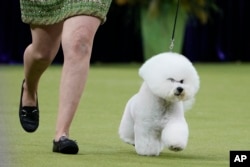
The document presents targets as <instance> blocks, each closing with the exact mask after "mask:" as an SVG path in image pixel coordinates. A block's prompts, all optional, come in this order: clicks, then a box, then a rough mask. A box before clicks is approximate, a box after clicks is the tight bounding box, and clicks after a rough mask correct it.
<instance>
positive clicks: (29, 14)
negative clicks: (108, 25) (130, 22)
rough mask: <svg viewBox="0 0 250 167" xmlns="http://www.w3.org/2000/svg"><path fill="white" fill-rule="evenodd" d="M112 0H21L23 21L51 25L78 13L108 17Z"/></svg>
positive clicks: (102, 17)
mask: <svg viewBox="0 0 250 167" xmlns="http://www.w3.org/2000/svg"><path fill="white" fill-rule="evenodd" d="M111 1H112V0H20V7H21V14H22V21H23V22H24V23H27V24H35V25H51V24H55V23H58V22H60V21H63V20H65V19H67V18H69V17H72V16H77V15H89V16H94V17H97V18H100V19H101V20H102V22H104V21H105V19H106V14H107V12H108V9H109V6H110V3H111Z"/></svg>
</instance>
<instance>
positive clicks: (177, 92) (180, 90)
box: [174, 87, 184, 96]
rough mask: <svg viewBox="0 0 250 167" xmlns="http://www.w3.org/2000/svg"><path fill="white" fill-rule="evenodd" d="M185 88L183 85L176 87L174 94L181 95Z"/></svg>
mask: <svg viewBox="0 0 250 167" xmlns="http://www.w3.org/2000/svg"><path fill="white" fill-rule="evenodd" d="M183 90H184V89H183V88H182V87H177V88H176V89H175V93H174V95H175V96H180V95H181V93H182V92H183Z"/></svg>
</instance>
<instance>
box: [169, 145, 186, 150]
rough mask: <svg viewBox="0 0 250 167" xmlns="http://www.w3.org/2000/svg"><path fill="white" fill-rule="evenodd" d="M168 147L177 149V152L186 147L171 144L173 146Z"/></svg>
mask: <svg viewBox="0 0 250 167" xmlns="http://www.w3.org/2000/svg"><path fill="white" fill-rule="evenodd" d="M168 149H169V150H171V151H176V152H177V151H182V150H183V149H184V147H180V146H178V145H171V146H169V147H168Z"/></svg>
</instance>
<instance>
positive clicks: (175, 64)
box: [139, 52, 200, 102]
mask: <svg viewBox="0 0 250 167" xmlns="http://www.w3.org/2000/svg"><path fill="white" fill-rule="evenodd" d="M139 75H140V76H141V77H142V79H143V80H144V81H145V82H146V84H147V85H148V87H149V89H150V90H151V91H152V93H153V94H155V95H156V96H158V97H161V98H163V99H165V100H167V101H171V102H176V101H181V100H183V101H184V100H190V99H192V98H194V96H195V94H196V93H197V92H198V90H199V85H200V80H199V76H198V74H197V71H196V69H195V68H194V67H193V65H192V63H191V62H190V61H189V60H188V59H187V58H186V57H185V56H183V55H181V54H178V53H172V52H165V53H161V54H158V55H156V56H153V57H152V58H150V59H148V60H147V61H146V62H145V63H144V64H143V65H142V66H141V68H140V69H139Z"/></svg>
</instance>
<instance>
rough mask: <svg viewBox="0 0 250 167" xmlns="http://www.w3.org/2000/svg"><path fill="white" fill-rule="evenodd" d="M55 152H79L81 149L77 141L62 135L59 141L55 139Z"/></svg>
mask: <svg viewBox="0 0 250 167" xmlns="http://www.w3.org/2000/svg"><path fill="white" fill-rule="evenodd" d="M52 151H53V152H57V153H62V154H77V153H78V151H79V148H78V145H77V143H76V142H75V141H73V140H70V139H68V138H67V137H66V136H62V137H61V138H60V139H59V141H55V140H53V149H52Z"/></svg>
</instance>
